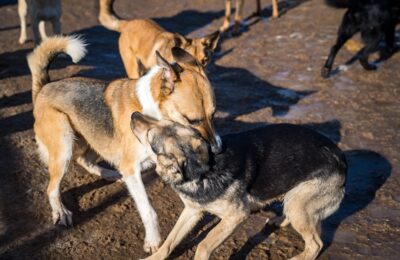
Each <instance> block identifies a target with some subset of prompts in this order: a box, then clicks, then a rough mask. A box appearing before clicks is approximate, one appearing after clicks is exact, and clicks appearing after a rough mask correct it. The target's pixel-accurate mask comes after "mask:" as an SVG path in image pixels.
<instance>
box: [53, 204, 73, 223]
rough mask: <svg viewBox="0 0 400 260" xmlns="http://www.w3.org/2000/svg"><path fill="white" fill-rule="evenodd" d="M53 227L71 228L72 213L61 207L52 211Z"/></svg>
mask: <svg viewBox="0 0 400 260" xmlns="http://www.w3.org/2000/svg"><path fill="white" fill-rule="evenodd" d="M52 214H53V223H54V225H62V226H66V227H72V212H71V211H69V210H68V209H67V208H65V207H64V206H62V207H61V208H60V209H59V210H55V211H53V213H52Z"/></svg>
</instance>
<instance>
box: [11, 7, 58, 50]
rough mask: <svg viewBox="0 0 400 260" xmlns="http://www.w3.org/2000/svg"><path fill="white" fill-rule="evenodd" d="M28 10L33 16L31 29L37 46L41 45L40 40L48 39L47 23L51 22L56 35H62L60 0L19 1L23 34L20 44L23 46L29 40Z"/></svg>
mask: <svg viewBox="0 0 400 260" xmlns="http://www.w3.org/2000/svg"><path fill="white" fill-rule="evenodd" d="M28 7H29V8H28ZM28 9H29V13H30V16H31V27H32V31H33V41H34V43H35V44H39V42H40V40H44V39H46V38H47V35H46V30H45V24H44V23H45V21H50V22H51V25H52V27H53V33H54V34H56V35H59V34H61V23H60V17H61V1H60V0H18V15H19V18H20V21H21V34H20V37H19V43H21V44H23V43H25V41H26V39H27V36H26V15H27V13H28ZM39 35H40V36H39Z"/></svg>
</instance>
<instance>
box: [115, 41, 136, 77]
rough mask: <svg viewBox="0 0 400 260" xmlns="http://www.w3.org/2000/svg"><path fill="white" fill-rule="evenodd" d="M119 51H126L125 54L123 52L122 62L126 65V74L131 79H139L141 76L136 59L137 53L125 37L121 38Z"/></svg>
mask: <svg viewBox="0 0 400 260" xmlns="http://www.w3.org/2000/svg"><path fill="white" fill-rule="evenodd" d="M118 45H119V50H120V52H121V51H122V50H124V53H122V52H121V58H122V62H123V63H124V67H125V71H126V74H128V77H129V78H131V79H138V78H139V77H140V76H141V75H140V68H139V64H138V61H139V60H138V59H137V58H136V55H135V53H134V52H133V51H132V49H131V48H130V47H129V45H130V42H128V39H127V38H125V37H120V38H119V40H118Z"/></svg>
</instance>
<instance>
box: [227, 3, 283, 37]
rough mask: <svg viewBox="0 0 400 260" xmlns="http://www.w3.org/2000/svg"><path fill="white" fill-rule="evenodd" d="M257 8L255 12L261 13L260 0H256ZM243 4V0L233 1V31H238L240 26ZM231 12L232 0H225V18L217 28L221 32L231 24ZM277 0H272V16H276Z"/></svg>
mask: <svg viewBox="0 0 400 260" xmlns="http://www.w3.org/2000/svg"><path fill="white" fill-rule="evenodd" d="M256 3H257V7H256V8H257V9H256V12H255V14H256V15H261V0H256ZM243 4H244V0H236V2H235V18H234V20H235V24H234V25H233V33H238V32H239V28H240V23H241V22H242V17H243ZM231 12H232V0H225V18H224V23H223V24H222V26H221V28H220V29H219V30H220V31H221V32H224V31H226V30H227V29H228V28H229V26H230V24H231ZM278 16H279V12H278V0H272V17H273V18H278Z"/></svg>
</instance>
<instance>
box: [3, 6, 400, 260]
mask: <svg viewBox="0 0 400 260" xmlns="http://www.w3.org/2000/svg"><path fill="white" fill-rule="evenodd" d="M16 2H17V1H16V0H3V1H0V136H1V140H0V258H2V259H59V258H70V259H125V258H133V259H138V258H143V257H145V256H146V253H144V252H143V250H142V244H143V235H144V232H143V226H142V224H141V221H140V219H139V215H138V213H137V211H136V208H135V206H134V203H133V200H132V199H131V198H130V196H129V195H128V193H127V191H126V189H125V187H124V185H123V184H120V183H112V182H107V181H104V180H101V179H99V178H97V177H95V176H92V175H89V174H88V173H86V172H85V171H84V170H83V169H82V168H80V167H79V166H77V165H75V164H71V167H70V170H69V173H68V175H66V176H65V178H64V181H63V183H62V197H63V200H64V202H65V204H66V206H67V207H68V208H69V209H70V210H72V211H73V213H74V227H73V228H62V227H56V226H54V225H53V224H52V223H51V214H50V206H49V203H48V201H47V197H46V193H45V191H46V185H47V182H48V176H47V171H46V168H45V167H44V165H43V164H42V163H41V162H40V161H39V158H38V156H37V154H36V148H35V142H34V135H33V131H32V125H33V117H32V104H31V93H30V89H31V78H30V75H29V70H28V67H27V64H26V60H25V56H26V54H27V53H29V52H30V51H31V50H32V47H33V44H32V42H29V43H27V44H25V45H19V44H18V36H19V19H18V16H17V5H16ZM262 2H263V8H264V9H263V12H262V18H261V19H259V18H255V17H253V18H250V19H249V20H247V22H246V25H247V26H246V27H245V28H243V31H242V33H241V34H240V35H239V36H235V37H226V38H224V39H222V42H221V47H220V49H219V50H218V52H217V54H216V57H215V62H214V63H213V64H211V65H210V66H209V68H208V76H209V78H210V80H211V82H212V84H213V86H214V88H215V93H216V97H217V105H218V112H217V114H216V119H215V120H216V125H217V129H218V131H219V132H221V133H222V134H224V133H230V132H237V131H243V130H246V129H251V128H254V127H257V126H259V125H264V124H271V123H278V122H288V123H294V124H301V125H307V126H309V127H311V128H313V129H315V130H317V131H319V132H321V133H323V134H325V135H327V136H328V137H329V138H331V139H332V140H333V141H335V142H336V143H338V144H339V146H340V147H341V148H342V149H343V150H344V151H345V153H346V157H347V160H348V163H349V173H348V182H347V193H346V197H345V200H344V202H343V203H342V205H341V207H340V209H339V211H338V212H337V213H335V214H334V215H333V216H331V217H330V218H328V219H327V220H326V221H324V223H323V224H322V227H321V234H322V238H323V241H324V243H325V245H326V246H325V248H324V250H323V252H322V254H321V256H320V259H399V258H400V253H399V250H400V191H399V188H400V177H399V174H400V172H399V166H400V163H399V159H400V154H399V148H400V136H399V134H398V131H399V129H400V74H399V72H400V54H399V53H397V54H395V55H394V56H392V57H391V58H390V59H388V60H386V61H384V62H382V63H379V69H378V71H376V72H366V71H364V70H363V69H362V68H361V66H360V65H359V63H358V62H353V63H351V57H353V56H354V53H351V52H349V51H347V50H345V49H343V50H342V51H341V52H340V53H339V55H338V57H337V59H336V63H335V64H336V65H335V66H338V65H341V64H345V63H347V62H348V61H350V62H348V63H349V65H347V66H344V65H342V66H340V67H339V68H338V67H336V68H337V69H335V70H334V72H335V75H334V76H333V77H331V78H330V79H328V80H325V79H322V78H321V77H320V68H321V66H322V64H323V62H324V60H325V58H326V55H327V54H328V52H329V48H330V46H331V45H332V44H333V43H334V41H335V37H336V36H335V35H336V31H337V27H338V24H339V22H340V20H341V16H342V14H343V10H335V9H331V8H329V7H327V6H325V5H324V4H323V1H321V0H313V1H301V0H291V1H289V0H286V1H280V9H281V10H282V16H281V17H280V18H279V19H270V15H271V6H270V4H271V3H270V1H266V0H264V1H262ZM115 7H116V11H117V13H118V14H120V15H121V16H122V17H125V18H134V17H150V18H153V19H155V20H156V21H157V22H158V23H160V24H161V25H162V26H163V27H165V28H166V29H168V30H170V31H177V32H180V33H183V34H189V35H191V36H201V35H204V34H205V33H210V32H213V31H214V30H216V29H217V28H218V27H219V26H220V25H221V24H222V18H223V8H224V2H223V1H222V0H207V1H206V0H169V1H163V0H147V1H129V0H117V1H116V6H115ZM254 10H255V1H247V3H246V5H245V16H246V17H247V16H249V15H251V13H252V12H253V11H254ZM97 12H98V4H97V3H96V1H82V0H79V1H78V0H64V1H63V16H62V29H63V32H64V33H76V34H82V35H83V36H84V38H85V39H86V40H87V42H88V43H89V47H88V48H89V53H88V55H87V57H86V58H85V59H84V60H83V61H82V62H80V63H79V64H78V65H72V63H71V61H70V60H69V59H67V58H59V59H58V60H57V61H56V62H55V63H54V64H53V66H52V69H51V77H52V79H57V78H63V77H70V76H73V75H83V76H88V77H94V78H101V79H107V80H111V79H115V78H118V77H124V76H125V72H124V69H123V66H122V62H121V59H120V57H119V53H118V46H117V39H118V34H117V33H114V32H111V31H108V30H106V29H105V28H103V27H102V26H100V25H99V24H98V22H97ZM28 33H31V31H30V29H29V28H28ZM397 36H398V37H397V41H398V42H397V44H398V45H399V41H400V39H399V38H400V37H399V36H400V35H399V34H398V35H397ZM373 58H374V59H376V58H377V56H374V57H373ZM143 178H144V181H145V184H146V186H147V191H148V194H149V196H150V199H151V201H152V204H153V205H154V207H155V209H156V211H157V213H158V216H159V222H160V226H161V230H162V236H163V238H165V237H166V235H167V234H168V232H169V231H170V230H171V228H172V226H173V225H174V223H175V221H176V219H177V217H178V216H179V213H180V211H181V210H182V203H181V202H180V200H179V198H178V197H177V196H176V194H175V193H174V192H173V191H172V190H171V189H170V188H169V187H168V186H166V185H163V183H162V182H161V181H160V179H159V178H157V176H156V175H155V174H154V173H152V172H150V173H145V174H143ZM274 209H275V210H277V211H279V206H276V207H274ZM272 215H273V214H272V213H270V212H268V211H263V212H259V213H256V214H254V215H252V216H251V218H249V219H248V220H247V221H246V222H245V224H244V225H243V226H242V227H241V228H240V229H239V230H237V232H236V233H235V235H234V236H232V237H231V238H229V239H228V240H227V241H226V242H225V243H224V244H223V245H222V246H221V247H219V248H218V249H217V250H216V252H215V253H214V254H213V256H212V258H213V259H228V258H229V259H285V258H288V257H290V256H293V255H295V254H297V253H299V252H300V251H301V250H302V249H303V241H302V240H301V238H300V236H299V235H298V234H297V233H296V232H295V231H294V230H293V229H292V228H291V227H287V228H283V229H275V228H272V227H270V226H265V219H266V218H267V217H268V216H272ZM217 221H218V220H217V219H215V218H213V217H212V216H206V217H205V218H204V220H202V222H201V223H200V224H199V225H198V226H197V228H196V229H195V231H194V232H193V233H192V234H191V235H190V236H189V237H188V238H186V240H185V241H184V243H182V245H181V246H179V248H178V249H176V250H175V251H174V253H173V256H172V258H177V259H188V258H191V257H193V254H194V251H195V249H196V245H197V243H198V242H199V241H200V240H201V239H203V238H204V236H205V234H206V232H207V231H209V230H210V228H211V227H213V225H215V223H216V222H217Z"/></svg>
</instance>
